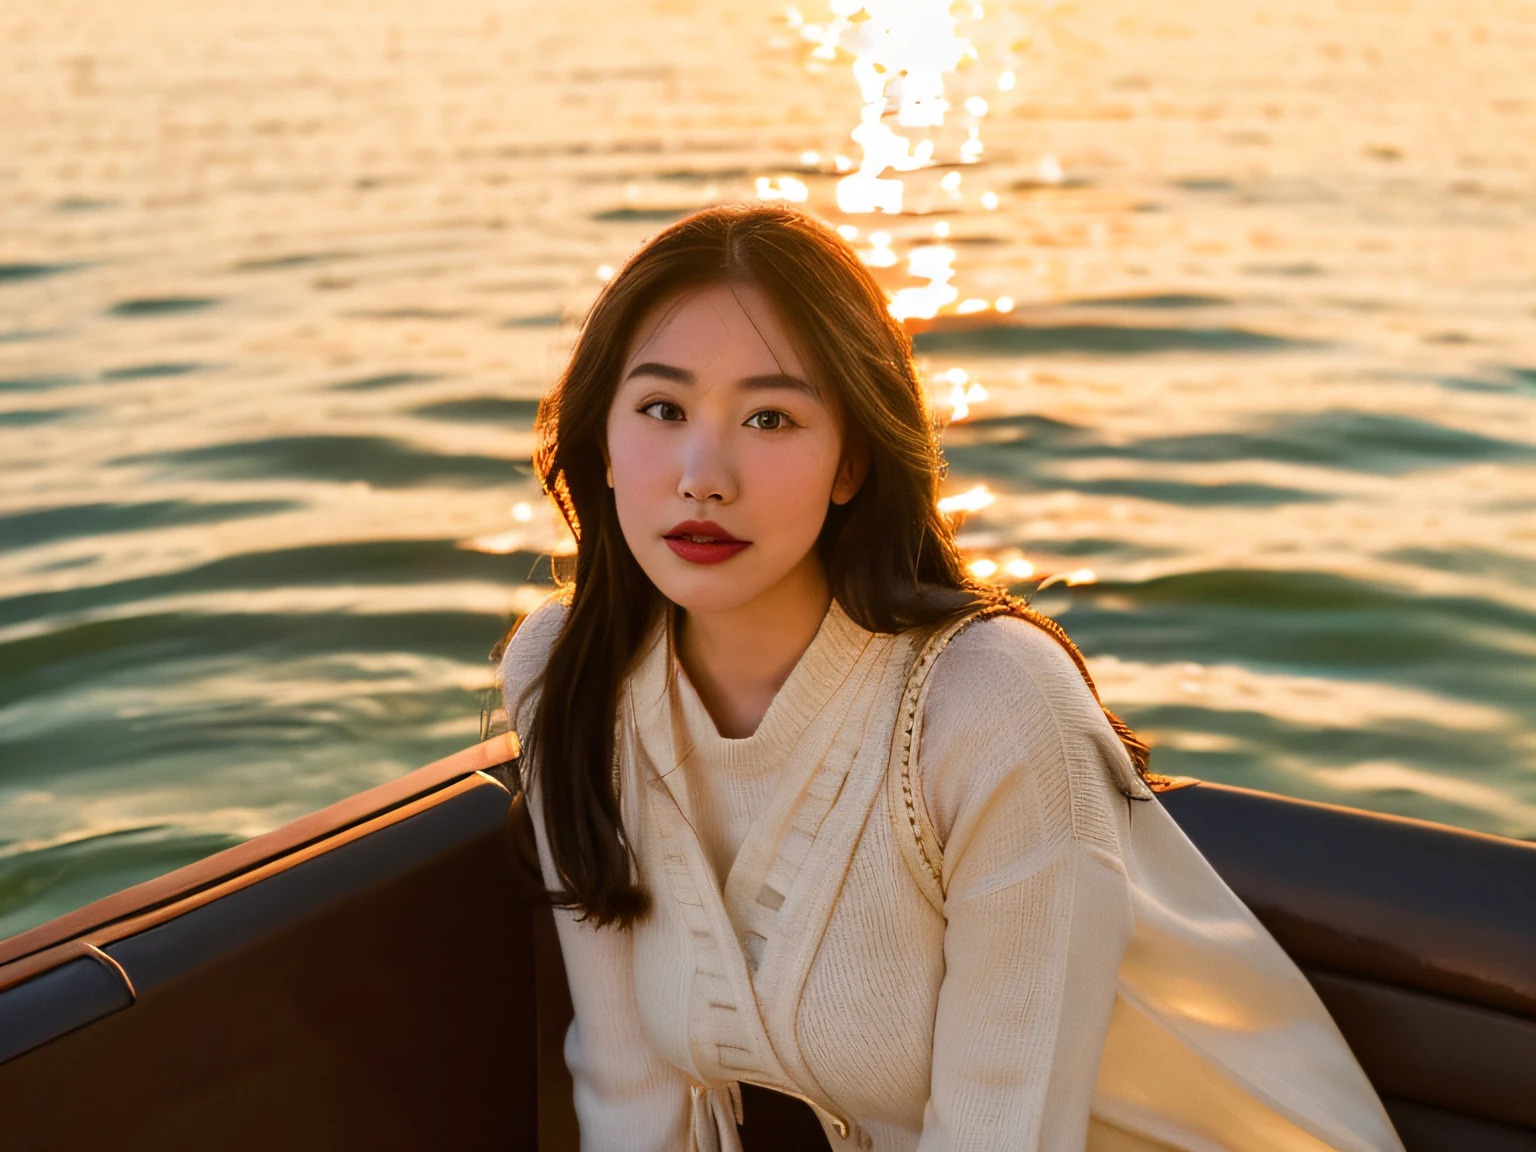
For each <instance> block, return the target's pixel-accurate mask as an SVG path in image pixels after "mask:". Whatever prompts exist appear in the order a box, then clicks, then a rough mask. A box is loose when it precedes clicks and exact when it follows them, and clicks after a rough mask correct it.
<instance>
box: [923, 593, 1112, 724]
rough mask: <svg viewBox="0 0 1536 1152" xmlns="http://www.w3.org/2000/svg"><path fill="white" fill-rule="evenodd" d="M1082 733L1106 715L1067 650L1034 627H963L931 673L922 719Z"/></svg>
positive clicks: (993, 620)
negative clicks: (986, 721) (987, 719)
mask: <svg viewBox="0 0 1536 1152" xmlns="http://www.w3.org/2000/svg"><path fill="white" fill-rule="evenodd" d="M935 714H938V716H939V717H940V718H942V719H945V720H949V719H954V720H955V721H957V722H959V723H960V724H962V725H966V726H969V725H970V724H974V723H979V722H980V721H981V720H982V719H983V718H984V717H990V718H991V719H992V722H993V723H998V722H1003V723H1005V724H1010V725H1019V724H1025V723H1028V724H1030V725H1031V726H1038V725H1039V724H1041V723H1048V724H1049V726H1051V727H1066V728H1074V729H1075V728H1080V727H1083V726H1088V727H1096V726H1097V725H1098V724H1101V723H1102V724H1104V726H1105V727H1108V725H1107V722H1105V721H1104V717H1103V710H1102V709H1101V708H1100V707H1099V706H1098V703H1097V701H1096V700H1095V699H1094V696H1093V692H1092V690H1091V689H1090V688H1089V687H1088V683H1087V681H1085V680H1084V679H1083V675H1082V673H1081V672H1080V671H1079V670H1078V667H1077V663H1076V661H1074V660H1073V658H1072V656H1071V654H1070V653H1069V652H1068V651H1067V649H1066V647H1065V646H1064V645H1063V644H1062V643H1061V642H1060V641H1058V640H1057V639H1056V638H1055V637H1054V636H1052V635H1051V634H1050V633H1049V632H1047V631H1046V630H1045V629H1044V628H1042V627H1040V626H1039V625H1036V624H1032V623H1030V622H1029V621H1027V620H1021V619H1019V618H1017V617H1014V616H992V617H988V618H986V619H983V620H978V621H976V622H974V623H972V624H969V625H967V626H966V627H964V628H963V629H962V630H961V631H960V632H959V633H958V634H957V635H956V636H955V638H954V639H953V640H951V641H950V643H949V645H948V646H947V647H946V648H945V649H944V650H943V651H942V652H941V653H940V654H939V657H938V659H937V660H936V661H935V662H934V666H933V671H932V672H931V673H930V674H929V681H928V689H927V693H926V700H925V706H924V718H925V721H926V720H929V719H932V718H934V717H935Z"/></svg>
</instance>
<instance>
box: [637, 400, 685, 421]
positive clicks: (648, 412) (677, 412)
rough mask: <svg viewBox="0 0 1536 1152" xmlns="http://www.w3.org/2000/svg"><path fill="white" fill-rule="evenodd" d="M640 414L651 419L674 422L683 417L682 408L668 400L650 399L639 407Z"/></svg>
mask: <svg viewBox="0 0 1536 1152" xmlns="http://www.w3.org/2000/svg"><path fill="white" fill-rule="evenodd" d="M640 414H641V415H642V416H649V417H651V418H652V419H653V420H665V421H667V422H668V423H674V422H676V421H678V420H681V419H683V410H682V409H681V408H679V407H678V406H677V405H676V404H674V403H672V401H670V400H652V401H651V402H650V403H649V404H646V405H645V406H644V407H642V408H641V409H640Z"/></svg>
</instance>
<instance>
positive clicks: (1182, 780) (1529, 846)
mask: <svg viewBox="0 0 1536 1152" xmlns="http://www.w3.org/2000/svg"><path fill="white" fill-rule="evenodd" d="M1168 779H1169V780H1171V781H1173V785H1172V787H1161V788H1159V787H1154V789H1153V791H1155V792H1174V791H1177V790H1179V789H1181V788H1189V787H1192V786H1194V785H1199V786H1200V787H1202V788H1205V789H1207V790H1208V791H1211V792H1234V793H1238V794H1240V795H1243V796H1254V797H1257V798H1259V799H1261V800H1283V801H1284V802H1285V803H1287V804H1294V805H1298V806H1300V807H1303V808H1320V809H1322V810H1324V811H1326V812H1340V813H1343V814H1345V815H1349V816H1365V817H1368V818H1369V819H1371V820H1379V821H1382V822H1383V823H1386V824H1405V825H1407V826H1409V827H1411V828H1428V829H1431V830H1433V831H1435V832H1446V833H1450V834H1451V835H1452V836H1461V837H1465V838H1467V839H1471V840H1485V841H1487V842H1488V843H1490V844H1503V845H1513V846H1514V847H1516V848H1521V849H1526V850H1529V851H1533V852H1536V843H1533V842H1532V841H1530V840H1516V839H1514V838H1513V837H1510V836H1500V835H1498V834H1497V833H1496V832H1478V831H1476V830H1475V829H1472V828H1460V827H1458V826H1456V825H1455V824H1441V823H1439V822H1438V821H1435V820H1420V819H1419V818H1418V817H1416V816H1398V815H1396V814H1395V813H1392V812H1376V811H1373V810H1372V809H1369V808H1351V807H1350V806H1349V805H1347V804H1329V803H1328V802H1327V801H1325V800H1304V799H1302V798H1301V797H1300V796H1286V795H1283V794H1282V793H1279V792H1264V791H1261V790H1260V789H1257V788H1244V787H1242V786H1240V785H1237V784H1218V783H1216V782H1215V781H1212V780H1201V779H1199V778H1197V777H1194V776H1171V777H1168Z"/></svg>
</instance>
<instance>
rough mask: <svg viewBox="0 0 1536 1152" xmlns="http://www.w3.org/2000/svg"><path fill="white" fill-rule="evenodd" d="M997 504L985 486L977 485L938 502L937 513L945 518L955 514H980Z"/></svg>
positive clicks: (995, 498)
mask: <svg viewBox="0 0 1536 1152" xmlns="http://www.w3.org/2000/svg"><path fill="white" fill-rule="evenodd" d="M996 502H997V497H996V496H994V495H992V493H991V492H990V491H988V490H987V486H986V485H985V484H978V485H976V487H974V488H968V489H966V490H965V491H964V492H961V493H959V494H958V495H955V496H946V497H944V498H943V499H942V500H940V501H939V511H940V512H943V513H944V514H945V515H946V516H950V515H954V514H955V513H957V512H980V511H981V510H982V509H983V508H986V507H988V506H990V505H992V504H994V503H996Z"/></svg>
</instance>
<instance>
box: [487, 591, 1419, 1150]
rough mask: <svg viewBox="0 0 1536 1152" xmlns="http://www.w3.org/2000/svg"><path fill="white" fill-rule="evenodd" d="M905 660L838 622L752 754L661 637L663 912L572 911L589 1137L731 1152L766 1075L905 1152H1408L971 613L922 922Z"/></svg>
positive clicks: (1062, 676) (651, 823)
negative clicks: (897, 759) (618, 915)
mask: <svg viewBox="0 0 1536 1152" xmlns="http://www.w3.org/2000/svg"><path fill="white" fill-rule="evenodd" d="M561 619H562V610H561V609H560V608H559V606H558V605H556V604H551V605H549V606H546V607H545V608H541V609H540V610H539V611H538V612H536V613H534V615H533V616H532V617H531V618H530V619H529V620H528V621H527V622H526V623H525V624H524V626H523V628H522V629H521V630H520V631H519V632H518V634H517V636H516V637H515V638H514V640H513V642H512V644H511V645H510V646H509V647H508V650H507V654H506V658H505V661H504V664H503V668H502V675H503V689H504V691H505V693H506V696H507V700H508V712H509V715H511V716H512V717H513V718H514V724H515V725H517V726H518V727H525V726H526V725H527V723H528V721H529V719H530V718H531V715H532V711H531V710H532V708H533V707H534V705H535V703H536V699H537V693H536V680H537V677H538V673H539V671H540V670H541V669H542V666H543V661H544V659H545V657H546V655H547V652H548V649H549V645H550V644H551V643H552V642H553V639H554V637H555V635H556V634H557V632H558V629H559V627H560V622H561ZM912 655H913V644H912V642H911V639H910V638H909V637H889V636H877V635H874V634H871V633H867V632H865V631H864V630H862V629H860V628H858V626H857V625H855V624H853V622H852V621H851V620H849V619H848V617H847V616H846V614H845V613H843V612H842V610H841V608H840V607H839V606H837V605H836V604H835V603H834V604H833V606H832V608H831V609H830V610H829V612H828V615H827V618H826V620H825V621H824V622H823V624H822V627H821V629H820V631H819V632H818V633H817V636H816V638H815V639H814V640H813V641H812V643H811V645H810V647H809V648H808V649H807V651H806V653H805V654H804V655H803V656H802V658H801V661H800V663H799V664H797V666H796V668H795V669H794V671H793V672H792V673H791V675H790V677H789V679H788V680H787V681H786V682H785V684H784V686H783V688H782V689H781V690H780V692H779V694H778V696H777V697H775V699H774V701H773V704H772V706H771V707H770V709H769V711H768V713H767V714H766V715H765V717H764V719H763V722H762V724H761V725H760V726H759V728H758V731H757V732H755V733H754V734H753V735H752V736H751V737H748V738H746V739H744V740H725V739H722V738H721V737H720V736H719V734H718V732H717V731H716V730H715V727H714V724H713V723H712V721H711V720H710V718H709V716H708V713H707V711H705V709H704V707H703V705H702V703H701V702H700V701H699V699H698V696H697V694H696V693H695V692H694V691H693V690H692V688H691V686H690V685H689V684H688V683H687V680H686V677H684V676H683V675H681V670H680V669H679V668H678V667H677V664H676V660H675V656H674V654H673V652H672V648H671V645H670V642H669V637H668V635H667V634H666V631H665V629H658V630H657V633H656V635H654V636H653V637H652V638H651V640H650V642H649V643H648V644H647V646H646V649H645V651H644V653H643V654H642V656H641V659H640V660H639V662H638V664H637V666H636V669H635V671H634V672H633V673H632V674H631V676H630V678H629V680H628V682H627V683H626V686H625V692H624V696H623V699H622V701H621V709H620V712H621V717H620V728H619V731H620V735H621V740H620V748H619V751H620V796H621V807H622V810H623V813H624V820H625V830H626V835H627V836H628V837H629V839H630V841H631V843H632V844H633V845H634V847H635V852H636V857H637V865H638V868H639V874H640V878H641V881H642V883H644V884H645V886H646V887H647V888H648V889H649V890H650V891H651V893H652V896H653V908H652V911H651V913H650V914H649V915H648V916H647V917H646V918H645V920H643V921H642V922H640V923H639V924H637V925H636V926H635V927H634V928H633V929H632V930H631V931H629V932H622V931H618V930H611V929H610V930H602V931H596V930H594V929H592V928H590V927H589V926H587V925H585V924H583V923H580V922H579V921H578V920H577V918H576V917H575V916H574V915H572V914H569V913H561V914H560V915H559V916H558V918H557V924H558V927H559V931H560V937H561V946H562V950H563V953H564V957H565V961H566V969H567V975H568V978H569V981H570V985H571V992H572V999H573V1002H574V1005H575V1009H576V1016H575V1021H574V1023H573V1024H572V1027H571V1032H570V1034H569V1036H568V1037H567V1043H566V1054H567V1060H568V1062H569V1063H570V1065H571V1069H572V1073H573V1075H574V1078H575V1081H576V1093H577V1095H576V1106H577V1113H578V1117H579V1119H580V1122H581V1127H582V1145H583V1147H584V1148H588V1149H656V1150H661V1149H693V1148H698V1149H704V1150H709V1152H712V1150H714V1149H726V1150H727V1152H729V1150H730V1149H732V1148H733V1146H734V1145H733V1141H734V1124H733V1122H732V1121H731V1120H730V1108H731V1105H730V1103H729V1102H728V1100H729V1097H728V1093H727V1091H726V1090H727V1088H728V1086H729V1085H730V1084H731V1083H732V1082H735V1081H740V1080H746V1081H750V1082H753V1083H759V1084H764V1085H766V1086H769V1087H773V1088H777V1089H779V1090H782V1091H789V1092H793V1093H795V1094H797V1095H800V1096H801V1097H803V1098H805V1099H806V1100H808V1101H809V1102H810V1103H811V1104H812V1105H813V1106H815V1107H816V1108H817V1109H818V1113H819V1114H820V1115H821V1117H822V1120H823V1125H824V1127H825V1128H826V1129H827V1131H828V1133H829V1136H830V1137H831V1138H832V1139H833V1143H834V1147H838V1146H841V1147H847V1148H859V1147H863V1148H874V1149H879V1150H881V1152H885V1150H888V1149H889V1150H893V1152H898V1150H899V1152H910V1150H913V1149H922V1150H924V1152H938V1150H941V1149H942V1150H949V1149H977V1150H982V1149H987V1150H992V1149H997V1150H1001V1149H1050V1150H1052V1152H1057V1150H1060V1152H1066V1150H1074V1152H1075V1150H1078V1149H1082V1148H1084V1147H1089V1148H1097V1147H1104V1148H1109V1147H1113V1148H1116V1149H1144V1150H1151V1149H1154V1148H1158V1149H1166V1148H1169V1147H1172V1148H1187V1149H1190V1150H1191V1152H1194V1150H1196V1149H1199V1150H1206V1149H1212V1148H1225V1149H1231V1150H1233V1152H1249V1150H1252V1152H1258V1150H1259V1149H1265V1150H1266V1152H1273V1150H1274V1149H1284V1150H1295V1152H1303V1150H1305V1152H1315V1150H1318V1149H1327V1148H1335V1149H1340V1150H1348V1152H1368V1150H1391V1149H1398V1148H1399V1147H1400V1146H1399V1145H1398V1144H1397V1142H1396V1140H1395V1137H1394V1136H1393V1134H1392V1131H1391V1127H1390V1124H1389V1123H1388V1121H1387V1120H1386V1117H1385V1114H1384V1113H1383V1112H1382V1110H1381V1107H1380V1104H1379V1102H1377V1100H1376V1098H1375V1096H1374V1094H1373V1093H1372V1091H1371V1089H1370V1086H1369V1084H1368V1083H1367V1082H1366V1080H1365V1078H1364V1076H1363V1074H1362V1073H1361V1072H1360V1070H1359V1068H1358V1065H1356V1064H1355V1062H1354V1060H1353V1058H1352V1056H1351V1055H1350V1053H1349V1051H1348V1049H1347V1047H1346V1046H1345V1045H1344V1043H1343V1040H1342V1038H1340V1037H1339V1035H1338V1033H1337V1030H1336V1029H1335V1028H1334V1027H1333V1025H1332V1021H1331V1020H1330V1019H1329V1018H1328V1016H1327V1013H1326V1011H1325V1010H1324V1009H1323V1008H1322V1006H1321V1004H1320V1003H1319V1002H1318V1001H1317V999H1316V997H1315V995H1313V994H1312V993H1311V989H1310V987H1309V986H1308V985H1307V983H1306V981H1305V979H1304V978H1303V977H1302V976H1301V974H1300V973H1299V972H1298V971H1297V970H1296V969H1295V966H1294V965H1293V964H1291V963H1290V961H1289V960H1288V959H1287V958H1286V957H1285V955H1284V953H1283V952H1282V951H1281V950H1280V949H1279V947H1278V946H1277V945H1275V943H1274V941H1273V939H1272V938H1270V937H1269V936H1268V934H1267V933H1266V932H1265V931H1264V929H1263V928H1262V927H1261V926H1260V925H1259V924H1258V923H1257V921H1256V920H1254V919H1253V917H1252V915H1251V914H1250V913H1249V912H1248V910H1247V909H1246V908H1244V907H1243V906H1242V905H1241V903H1240V902H1239V901H1237V899H1236V898H1235V897H1234V896H1233V895H1232V894H1231V892H1230V891H1229V890H1228V889H1227V888H1226V886H1225V885H1224V884H1222V883H1221V881H1220V880H1219V878H1217V877H1216V875H1215V873H1214V872H1213V871H1212V870H1211V869H1210V867H1209V865H1208V864H1207V863H1206V862H1205V861H1204V860H1203V858H1201V857H1200V856H1199V853H1198V852H1197V851H1196V850H1195V849H1194V847H1193V845H1191V844H1190V843H1189V841H1188V840H1187V839H1186V838H1184V837H1183V835H1182V833H1180V832H1179V831H1178V829H1177V826H1176V825H1174V824H1173V822H1172V821H1171V820H1170V819H1169V818H1168V817H1167V815H1166V813H1164V812H1163V811H1162V809H1161V807H1160V806H1159V805H1158V804H1157V802H1156V801H1155V800H1154V801H1144V802H1133V801H1130V800H1128V799H1126V797H1125V796H1123V795H1122V794H1121V792H1120V790H1119V789H1118V788H1117V787H1116V783H1115V781H1116V779H1117V778H1119V779H1124V778H1125V773H1126V771H1127V769H1128V762H1125V763H1122V762H1116V761H1114V759H1113V758H1115V757H1125V756H1126V753H1125V750H1124V748H1123V747H1122V746H1121V744H1120V742H1119V740H1118V738H1117V737H1116V735H1115V733H1114V732H1113V731H1112V730H1111V728H1110V724H1109V722H1108V720H1107V719H1106V718H1105V716H1104V714H1103V712H1102V710H1101V709H1100V708H1099V706H1098V704H1097V703H1096V702H1095V701H1094V699H1093V696H1092V694H1091V693H1090V691H1089V690H1088V688H1087V687H1086V685H1085V684H1084V682H1083V680H1082V677H1081V675H1080V674H1079V672H1078V670H1077V668H1076V666H1075V664H1074V663H1073V661H1072V659H1071V658H1070V656H1068V654H1067V653H1066V652H1065V651H1064V650H1063V649H1062V647H1061V646H1060V645H1059V644H1058V643H1057V642H1056V641H1055V640H1053V639H1052V638H1051V637H1049V636H1048V635H1046V634H1045V633H1044V632H1042V631H1041V630H1040V629H1038V628H1036V627H1035V626H1033V625H1031V624H1028V623H1025V622H1022V621H1019V620H1016V619H1011V618H1007V617H999V618H996V619H989V620H985V621H981V622H978V623H977V624H975V625H973V626H971V627H970V628H968V629H966V630H965V631H964V632H962V633H961V634H960V635H959V636H957V637H956V638H955V639H954V641H953V642H952V643H951V644H950V645H949V647H948V648H947V649H946V650H945V652H944V653H943V654H942V656H941V657H940V658H939V660H938V662H937V664H936V665H935V667H934V669H933V671H932V674H931V677H930V682H929V687H928V690H927V694H926V697H925V699H924V704H923V713H922V724H921V733H922V735H921V747H920V748H919V749H918V750H917V751H918V753H919V755H918V756H917V759H916V770H917V781H918V784H919V787H920V788H921V793H922V798H923V800H924V802H925V804H926V807H927V809H928V815H929V817H930V818H931V821H932V824H933V826H934V829H935V831H936V832H937V836H938V840H939V843H940V845H941V846H942V865H941V872H942V894H943V901H942V912H941V911H940V910H937V909H936V908H935V907H934V905H933V904H931V903H930V902H929V899H928V898H926V897H925V896H924V895H923V893H922V891H921V890H920V889H919V887H918V884H917V883H916V882H915V881H914V879H913V877H912V875H911V873H910V872H909V871H908V867H907V864H906V862H905V861H904V860H903V857H902V848H903V845H902V844H901V843H900V842H899V841H898V840H897V837H898V836H900V835H910V834H911V832H910V829H909V828H907V827H906V826H905V825H904V824H900V825H899V824H897V822H896V821H894V820H893V819H891V818H890V816H889V814H888V809H887V804H886V799H885V795H886V792H885V789H886V787H887V782H888V773H889V770H890V748H891V739H892V732H893V730H894V729H895V725H896V720H897V711H898V703H899V699H900V697H901V693H902V687H903V685H904V683H905V681H906V672H907V668H908V661H909V660H910V659H911V658H912ZM530 688H532V689H533V690H532V691H530ZM540 771H558V766H557V765H541V766H540ZM1133 805H1134V807H1135V810H1136V811H1135V813H1134V815H1133V813H1132V807H1133ZM533 808H534V811H535V813H537V812H538V804H537V792H536V790H535V793H534V805H533ZM535 829H536V832H537V834H538V842H539V847H540V853H541V859H542V861H543V864H544V868H545V875H546V879H547V880H552V878H553V877H552V869H551V866H550V863H549V855H548V845H547V837H546V835H545V831H544V828H543V827H542V823H541V821H539V820H537V819H536V820H535ZM1215 1009H1219V1010H1220V1011H1221V1012H1225V1013H1226V1016H1225V1017H1220V1016H1217V1015H1214V1014H1213V1010H1215ZM1224 1020H1230V1021H1231V1024H1230V1026H1229V1025H1227V1024H1226V1023H1224ZM1147 1061H1150V1062H1151V1063H1150V1064H1148V1063H1146V1062H1147ZM1175 1066H1176V1067H1178V1068H1179V1070H1180V1079H1179V1080H1177V1081H1173V1082H1169V1078H1168V1077H1167V1076H1166V1075H1162V1074H1160V1072H1159V1069H1160V1068H1164V1069H1165V1068H1171V1067H1175ZM1154 1084H1155V1085H1156V1087H1155V1090H1153V1089H1151V1088H1149V1085H1154ZM1217 1097H1219V1098H1220V1105H1219V1108H1218V1111H1219V1115H1216V1116H1212V1115H1211V1114H1210V1112H1211V1110H1210V1108H1208V1107H1207V1105H1206V1104H1205V1103H1204V1100H1206V1099H1215V1098H1217ZM1249 1131H1251V1132H1253V1133H1254V1134H1255V1135H1253V1136H1247V1135H1244V1133H1245V1132H1249Z"/></svg>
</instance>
